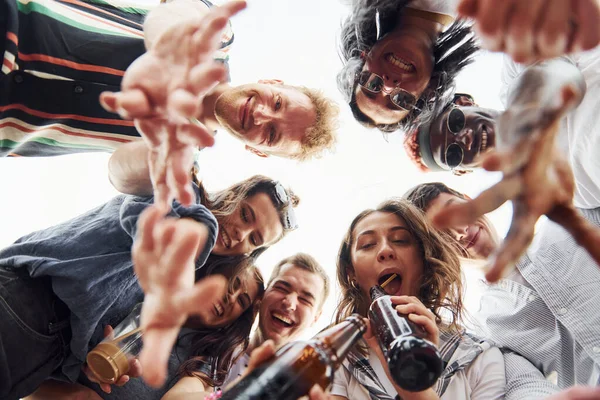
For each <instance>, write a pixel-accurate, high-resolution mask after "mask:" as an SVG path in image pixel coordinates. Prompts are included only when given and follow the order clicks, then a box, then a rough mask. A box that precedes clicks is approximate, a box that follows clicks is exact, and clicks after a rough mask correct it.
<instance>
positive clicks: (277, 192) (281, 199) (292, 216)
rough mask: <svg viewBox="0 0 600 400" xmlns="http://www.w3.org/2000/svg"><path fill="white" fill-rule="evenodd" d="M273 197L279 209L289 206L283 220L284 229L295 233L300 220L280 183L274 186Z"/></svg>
mask: <svg viewBox="0 0 600 400" xmlns="http://www.w3.org/2000/svg"><path fill="white" fill-rule="evenodd" d="M273 195H274V196H273V199H274V200H275V202H277V204H276V206H277V207H278V208H279V207H283V206H289V207H287V209H286V210H285V211H284V215H283V218H282V220H281V224H282V225H283V229H284V230H286V231H293V230H295V229H297V228H298V220H297V219H296V212H295V211H294V208H293V207H292V205H291V204H290V197H289V196H288V193H287V191H286V190H285V188H284V187H283V185H282V184H281V183H280V182H275V185H274V186H273Z"/></svg>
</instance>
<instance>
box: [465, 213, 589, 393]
mask: <svg viewBox="0 0 600 400" xmlns="http://www.w3.org/2000/svg"><path fill="white" fill-rule="evenodd" d="M579 211H580V213H581V214H582V215H583V216H584V217H585V218H586V219H587V220H588V221H590V222H591V223H593V224H594V225H596V226H600V208H596V209H588V210H584V209H580V210H579ZM517 268H518V273H517V272H515V273H513V274H512V275H511V276H509V277H508V278H507V279H503V280H501V281H500V282H499V283H498V284H495V285H490V286H489V287H488V289H487V290H486V292H485V293H484V294H483V296H482V298H481V303H480V308H479V312H478V313H477V315H476V316H477V317H478V319H479V320H480V321H481V328H482V332H481V334H483V335H486V336H487V337H489V338H490V339H492V340H494V341H495V342H496V343H498V344H499V345H502V346H504V347H505V348H508V349H510V350H512V351H514V352H516V353H518V354H520V355H522V356H524V357H526V358H527V359H529V361H530V362H531V363H532V364H534V365H535V366H536V367H537V368H538V369H539V371H541V373H542V374H543V376H545V377H546V378H547V379H548V380H549V381H550V382H554V383H556V384H557V385H558V387H560V388H563V389H564V388H567V387H569V386H572V385H577V384H579V385H592V386H594V385H598V384H600V328H599V327H600V307H599V306H598V305H599V304H600V290H599V288H600V269H599V268H598V265H596V263H595V262H594V260H593V259H592V258H591V257H590V256H589V254H588V253H587V251H586V250H585V249H583V248H582V247H580V246H578V245H577V243H576V242H575V239H574V238H573V237H572V236H571V234H570V233H568V232H567V231H565V230H564V229H563V228H562V227H561V226H559V225H557V224H555V223H552V222H550V221H545V225H544V226H543V228H542V229H540V230H539V232H538V233H536V238H535V241H534V243H533V244H532V245H531V246H530V247H529V249H528V251H527V254H526V255H525V256H523V258H522V259H521V260H520V261H519V262H518V263H517ZM509 367H510V363H508V362H507V370H506V373H507V375H506V379H507V384H508V387H507V393H506V398H507V399H519V400H521V399H530V398H531V399H538V398H542V397H544V396H545V395H547V394H549V393H550V392H548V385H547V383H544V382H542V383H540V384H533V385H530V384H529V383H528V382H526V380H525V379H524V378H526V375H527V374H529V373H528V372H527V373H525V372H526V371H523V370H519V369H518V368H516V367H515V368H513V367H510V368H509Z"/></svg>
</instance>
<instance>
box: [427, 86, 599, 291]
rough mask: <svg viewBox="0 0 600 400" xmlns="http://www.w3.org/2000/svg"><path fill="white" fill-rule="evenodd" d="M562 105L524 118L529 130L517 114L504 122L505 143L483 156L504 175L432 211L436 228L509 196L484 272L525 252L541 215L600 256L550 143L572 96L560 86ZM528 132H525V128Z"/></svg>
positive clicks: (595, 232)
mask: <svg viewBox="0 0 600 400" xmlns="http://www.w3.org/2000/svg"><path fill="white" fill-rule="evenodd" d="M562 98H563V102H562V105H561V106H560V107H558V108H556V109H554V110H550V111H543V112H540V114H539V115H540V116H541V117H540V119H539V120H538V121H537V123H535V124H530V123H526V125H525V128H527V129H528V132H524V131H523V129H522V128H523V127H521V128H518V127H519V123H518V120H517V122H514V121H513V122H514V123H507V122H506V121H505V123H506V126H510V127H511V129H512V130H511V131H508V132H506V131H504V130H500V129H499V132H498V134H499V135H507V136H511V135H512V137H513V139H514V136H515V135H518V138H517V139H518V140H512V141H511V140H509V141H508V142H509V143H510V144H511V146H510V148H506V149H503V151H501V152H500V151H496V152H492V153H489V154H488V155H486V156H485V158H484V160H483V167H484V168H485V169H486V170H488V171H502V172H503V173H504V178H503V179H502V180H501V181H500V182H499V183H497V184H496V185H494V186H492V187H491V188H489V189H487V190H485V191H484V192H483V193H481V194H480V195H479V196H478V197H477V198H475V199H473V200H471V201H468V202H466V203H460V204H455V205H451V206H449V207H445V208H444V209H442V210H440V212H438V213H437V214H436V215H434V216H433V221H434V223H435V225H436V226H438V227H440V228H444V227H449V226H457V225H461V224H469V223H472V222H474V221H475V220H476V219H477V218H479V217H480V216H482V215H484V214H486V213H488V212H490V211H493V210H495V209H496V208H498V207H500V206H501V205H502V204H504V203H505V202H506V201H508V200H512V201H513V209H514V212H513V218H512V223H511V226H510V229H509V232H508V234H507V236H506V238H505V240H504V243H503V244H502V246H501V247H500V249H499V250H498V251H497V253H496V254H495V257H494V259H493V261H492V266H491V268H490V270H489V271H488V273H487V274H486V278H487V279H488V280H489V281H490V282H495V281H497V280H498V279H500V278H501V277H502V275H503V273H504V271H505V270H506V268H507V267H508V266H509V265H513V264H514V263H515V262H516V261H517V260H518V259H519V257H520V256H521V255H522V254H523V253H524V252H525V250H526V249H527V247H528V246H529V244H530V243H531V240H532V239H533V234H534V228H535V223H536V222H537V220H538V219H539V217H540V216H541V215H544V214H545V215H546V216H547V217H548V218H550V219H551V220H553V221H555V222H556V223H558V224H560V225H562V226H563V227H564V228H565V229H566V230H567V231H569V232H570V233H571V234H572V235H573V236H574V237H575V240H576V241H577V243H579V244H580V245H581V246H583V247H584V248H586V249H587V251H588V252H589V253H590V254H591V255H592V257H593V258H594V259H595V260H596V262H600V230H599V229H598V228H596V227H594V226H593V225H592V224H590V223H589V222H587V221H586V220H585V219H584V218H583V217H582V216H581V215H579V214H578V213H577V211H576V210H575V208H574V206H573V195H574V191H575V182H574V178H573V173H572V171H571V168H570V166H569V164H568V162H567V160H565V159H564V158H563V156H562V155H561V154H560V152H559V151H558V150H557V149H556V147H555V143H554V142H555V137H556V134H557V131H558V127H559V122H560V119H561V117H562V115H563V110H565V109H568V108H569V107H568V105H569V103H570V102H572V100H573V98H574V92H573V91H570V90H569V88H566V89H565V90H564V91H563V96H562ZM507 117H508V118H519V119H520V118H521V117H520V116H519V114H518V113H516V114H510V113H509V112H508V113H505V115H503V116H502V117H501V118H507ZM525 133H528V134H525Z"/></svg>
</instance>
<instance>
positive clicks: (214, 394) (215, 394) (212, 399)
mask: <svg viewBox="0 0 600 400" xmlns="http://www.w3.org/2000/svg"><path fill="white" fill-rule="evenodd" d="M221 396H223V392H222V391H221V390H217V391H216V392H212V393H211V394H209V395H208V396H206V397H205V398H204V400H217V399H220V398H221Z"/></svg>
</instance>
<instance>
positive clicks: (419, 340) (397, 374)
mask: <svg viewBox="0 0 600 400" xmlns="http://www.w3.org/2000/svg"><path fill="white" fill-rule="evenodd" d="M370 294H371V300H372V301H373V302H372V303H371V307H370V308H369V320H370V322H371V329H373V333H374V335H375V336H376V337H377V341H378V342H379V346H380V347H381V350H382V351H383V354H384V356H385V358H386V360H387V363H388V367H389V369H390V373H391V375H392V378H393V379H394V381H395V382H396V383H397V384H398V386H400V387H401V388H402V389H404V390H408V391H410V392H420V391H422V390H425V389H428V388H430V387H431V386H433V384H434V383H435V382H436V380H437V379H438V378H439V377H440V375H441V373H442V368H443V363H442V359H441V357H440V353H439V352H438V350H437V348H436V346H435V345H434V344H433V343H431V342H430V341H428V340H426V339H424V337H425V331H424V330H423V329H422V328H421V327H420V326H417V325H416V324H414V323H412V322H411V321H410V320H409V319H408V316H405V315H401V314H398V311H396V308H395V306H394V305H393V304H392V301H391V299H390V296H389V295H388V294H387V293H385V292H384V291H383V289H382V288H381V287H380V286H379V285H375V286H373V287H372V288H371V290H370Z"/></svg>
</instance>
